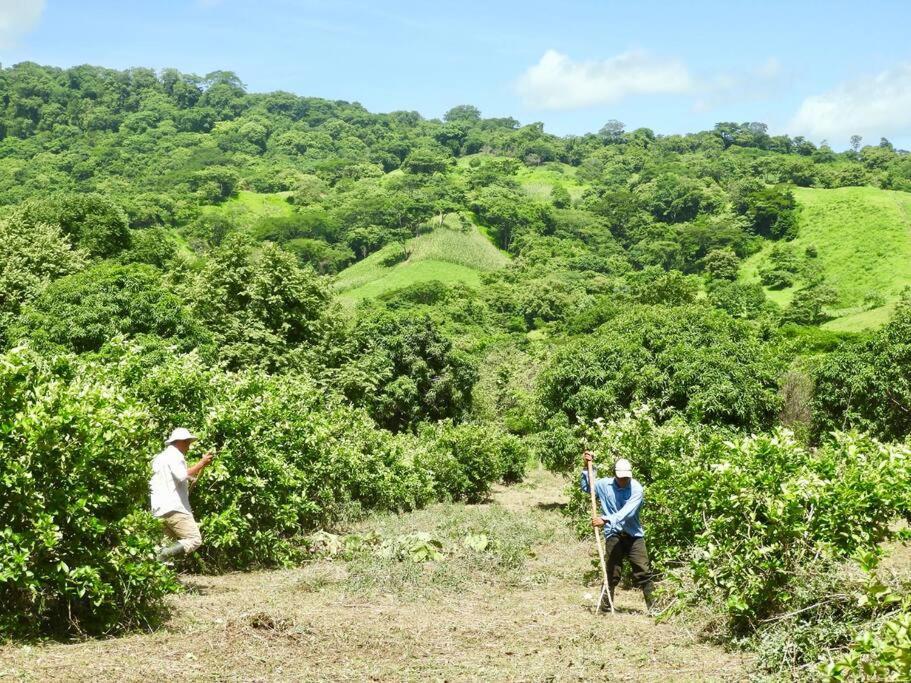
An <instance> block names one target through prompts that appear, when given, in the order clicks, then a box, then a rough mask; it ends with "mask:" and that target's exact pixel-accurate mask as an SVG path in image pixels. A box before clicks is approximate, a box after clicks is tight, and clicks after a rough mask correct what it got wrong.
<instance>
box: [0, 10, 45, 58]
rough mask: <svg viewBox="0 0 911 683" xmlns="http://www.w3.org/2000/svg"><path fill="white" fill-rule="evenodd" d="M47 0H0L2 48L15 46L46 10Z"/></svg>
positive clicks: (0, 44)
mask: <svg viewBox="0 0 911 683" xmlns="http://www.w3.org/2000/svg"><path fill="white" fill-rule="evenodd" d="M44 4H45V0H0V49H6V48H10V47H13V45H15V44H16V40H17V39H18V38H19V37H20V36H22V35H24V34H26V33H28V32H29V31H31V30H32V29H33V28H34V27H35V26H36V25H37V24H38V20H39V19H40V18H41V14H42V12H44Z"/></svg>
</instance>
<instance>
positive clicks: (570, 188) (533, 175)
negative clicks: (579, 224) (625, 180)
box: [390, 154, 587, 201]
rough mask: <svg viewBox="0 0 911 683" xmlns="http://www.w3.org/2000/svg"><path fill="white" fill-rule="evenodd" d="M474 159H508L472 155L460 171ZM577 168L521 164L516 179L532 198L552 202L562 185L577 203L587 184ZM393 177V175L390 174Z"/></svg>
mask: <svg viewBox="0 0 911 683" xmlns="http://www.w3.org/2000/svg"><path fill="white" fill-rule="evenodd" d="M474 158H487V159H507V158H508V157H497V156H494V155H487V154H470V155H468V156H465V157H461V158H460V159H459V160H458V167H459V168H460V169H463V170H464V169H467V168H468V167H469V165H470V164H469V162H470V161H471V160H472V159H474ZM576 171H577V169H576V167H575V166H570V165H569V164H564V163H561V162H559V161H549V162H547V163H545V164H541V165H540V166H534V167H531V166H526V165H525V164H521V165H520V166H519V170H518V171H517V172H516V175H515V179H516V180H517V181H518V182H519V185H520V186H521V187H522V190H523V191H524V192H525V193H526V194H528V195H529V196H530V197H535V198H536V199H542V200H545V201H550V193H551V191H552V190H553V188H554V185H562V186H563V187H565V188H566V190H567V192H569V196H570V197H572V199H573V201H576V200H577V199H579V198H580V197H581V196H582V193H583V192H584V191H585V188H586V187H587V184H585V183H582V182H580V181H579V180H578V179H577V178H576ZM390 175H391V174H390Z"/></svg>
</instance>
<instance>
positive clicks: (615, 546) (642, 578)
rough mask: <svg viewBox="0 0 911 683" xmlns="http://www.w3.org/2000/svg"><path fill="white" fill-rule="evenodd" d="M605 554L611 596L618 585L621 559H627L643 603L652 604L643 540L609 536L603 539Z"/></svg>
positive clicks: (648, 568)
mask: <svg viewBox="0 0 911 683" xmlns="http://www.w3.org/2000/svg"><path fill="white" fill-rule="evenodd" d="M604 551H605V554H606V556H607V580H608V583H609V585H610V592H611V595H613V594H614V588H616V587H617V584H618V583H620V573H621V571H622V570H623V559H624V558H626V557H628V558H629V563H630V564H631V565H632V566H633V583H634V584H635V585H636V586H638V587H639V588H641V589H642V593H643V595H645V602H646V604H647V605H649V606H650V605H651V602H652V570H651V568H650V567H649V564H648V550H647V549H646V548H645V539H644V538H641V537H640V538H636V537H634V536H629V535H628V534H620V535H614V536H609V537H608V538H607V539H605V548H604Z"/></svg>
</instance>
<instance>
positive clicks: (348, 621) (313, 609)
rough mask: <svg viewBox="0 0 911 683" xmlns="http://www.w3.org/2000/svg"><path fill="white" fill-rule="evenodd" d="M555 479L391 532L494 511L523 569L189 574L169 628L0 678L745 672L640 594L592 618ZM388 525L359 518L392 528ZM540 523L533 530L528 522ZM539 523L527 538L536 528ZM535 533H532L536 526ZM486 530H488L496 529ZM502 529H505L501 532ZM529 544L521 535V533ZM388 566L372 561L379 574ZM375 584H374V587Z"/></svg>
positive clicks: (44, 649) (330, 565)
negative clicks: (360, 580) (363, 580)
mask: <svg viewBox="0 0 911 683" xmlns="http://www.w3.org/2000/svg"><path fill="white" fill-rule="evenodd" d="M562 486H563V482H562V480H560V479H558V478H556V477H553V476H551V475H549V474H546V473H544V472H542V471H536V472H535V473H533V474H532V477H531V481H530V482H529V483H526V484H523V485H520V486H517V487H512V488H509V489H499V490H498V491H497V492H496V493H495V495H494V500H493V501H492V502H491V503H489V504H487V505H482V506H471V507H466V506H443V505H441V506H435V507H433V508H431V509H429V510H425V511H422V512H420V513H415V514H414V515H403V516H402V517H400V518H398V519H399V520H400V528H407V529H412V528H416V527H423V528H425V529H427V530H428V531H433V532H434V533H442V532H441V530H443V529H446V528H447V526H446V524H447V519H448V518H450V516H451V515H456V516H458V515H462V516H463V517H462V518H463V519H464V520H467V521H466V522H465V523H466V524H470V523H472V522H473V521H478V520H484V519H488V520H489V519H491V517H492V515H496V516H497V517H502V518H503V520H505V522H504V524H503V525H502V528H503V529H508V528H509V522H510V520H512V521H514V522H515V523H516V524H519V523H520V522H521V523H522V524H525V525H526V526H525V530H524V531H523V533H525V534H529V533H533V532H534V533H535V534H537V535H535V536H534V537H535V538H537V539H539V541H538V542H536V543H535V545H534V547H532V548H530V552H529V553H528V559H527V560H526V562H525V564H524V567H523V569H522V570H521V571H520V572H518V573H513V572H510V573H508V574H507V575H504V576H503V577H502V578H501V577H500V576H499V575H497V574H494V573H491V572H489V571H488V572H486V573H485V571H484V570H477V571H475V572H474V573H472V574H471V575H470V576H471V579H472V580H471V581H469V582H458V583H454V584H450V583H449V582H445V581H440V582H439V583H436V582H435V581H436V580H435V579H434V578H433V577H434V576H438V570H439V569H440V567H439V566H437V567H434V565H443V564H445V563H447V562H456V561H457V560H455V559H453V558H450V557H447V558H445V559H443V560H441V561H440V562H437V563H428V564H427V565H424V566H423V568H422V570H421V571H420V572H418V574H419V578H420V576H425V577H426V580H427V582H428V583H425V584H424V585H422V586H421V590H420V591H417V593H419V595H420V599H417V598H416V595H413V594H409V593H407V592H405V593H402V592H397V591H394V590H393V591H391V592H384V591H376V592H367V593H365V592H363V590H356V589H355V586H354V585H353V584H355V583H356V574H355V572H356V568H355V563H346V562H344V561H341V560H335V561H333V560H320V561H316V562H313V563H311V564H309V565H307V566H305V567H302V568H300V569H294V570H286V571H272V572H257V573H247V574H229V575H225V576H187V577H185V583H186V584H187V586H188V587H189V588H190V590H188V591H187V592H186V593H185V594H183V595H180V596H177V597H175V598H174V599H173V606H174V609H175V614H174V616H173V618H172V619H171V621H170V622H169V624H168V625H167V627H166V628H164V629H162V630H160V631H158V632H155V633H149V634H135V635H130V636H126V637H121V638H116V639H111V640H91V641H85V642H78V643H73V644H60V643H51V644H44V645H37V646H31V647H28V646H21V645H10V646H4V647H2V648H0V679H4V680H6V679H9V680H26V681H57V680H60V681H62V680H66V681H73V680H75V681H88V680H91V681H115V680H116V681H140V680H145V681H153V680H162V679H166V678H167V679H172V680H173V679H176V680H205V681H213V680H214V681H241V680H242V681H285V680H317V681H322V680H325V681H329V680H331V681H340V680H342V681H344V680H359V681H360V680H374V681H377V680H378V681H411V680H415V681H417V680H446V681H463V680H465V681H501V680H509V681H580V680H593V679H596V678H597V679H603V680H616V679H625V680H637V681H658V680H665V681H667V680H674V681H680V680H693V681H696V680H698V681H703V680H740V679H744V678H746V668H745V667H746V666H747V665H748V662H745V661H744V660H742V659H741V658H740V657H738V656H736V655H733V654H729V653H725V652H723V651H721V650H719V649H718V648H715V647H712V646H709V645H706V644H701V643H699V642H697V641H696V639H695V638H694V637H693V636H692V635H691V634H689V633H686V632H684V631H683V630H681V628H680V626H673V625H667V624H655V622H654V620H652V619H650V618H648V617H646V616H645V615H644V614H643V613H642V609H641V597H640V596H639V595H638V594H634V593H631V592H624V591H619V592H618V600H617V603H618V607H619V608H620V610H621V611H622V613H621V614H618V615H615V616H608V615H596V614H594V613H593V612H592V602H593V600H594V597H593V596H594V595H595V594H596V593H597V587H596V586H586V585H585V584H584V581H583V579H582V577H583V576H584V575H585V574H586V572H587V570H588V569H589V568H590V559H591V558H590V555H591V554H592V550H591V548H590V547H589V544H587V543H580V542H579V541H577V540H576V539H574V538H573V537H572V536H571V535H570V533H569V531H568V529H567V528H566V525H565V521H564V519H563V518H562V516H561V515H560V513H559V511H558V508H559V505H560V504H561V503H562V502H563V499H564V498H563V495H562ZM394 523H395V518H392V517H385V518H380V519H377V520H375V521H371V522H368V524H367V525H366V526H367V527H370V528H372V529H375V530H380V531H382V530H389V529H391V528H393V526H394ZM532 527H533V528H532ZM530 528H532V531H531V532H530V531H529V529H530ZM535 530H536V531H535ZM492 533H493V532H492ZM497 533H501V532H497ZM529 537H530V536H529ZM382 566H383V565H382V564H377V565H376V567H377V570H381V568H382ZM381 583H382V582H381Z"/></svg>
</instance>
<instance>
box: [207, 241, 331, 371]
mask: <svg viewBox="0 0 911 683" xmlns="http://www.w3.org/2000/svg"><path fill="white" fill-rule="evenodd" d="M189 295H190V299H191V301H192V310H193V312H194V314H195V315H196V316H198V318H199V320H200V321H201V322H202V323H203V324H204V325H205V326H206V327H207V328H208V329H209V330H210V331H211V333H212V336H213V337H214V339H215V341H216V342H217V345H218V348H219V354H220V355H221V357H222V358H223V359H224V360H225V362H226V363H227V364H228V365H229V366H230V367H232V368H237V367H243V366H249V365H259V366H264V367H267V368H273V369H274V368H275V367H277V366H280V365H281V364H283V363H284V362H285V361H286V360H287V357H288V355H289V353H291V352H292V351H293V350H294V349H296V348H301V350H303V351H306V350H307V349H308V348H309V347H312V346H314V345H315V344H316V343H318V342H319V341H321V340H322V338H323V336H324V335H325V334H326V332H327V330H328V329H329V328H330V327H331V324H332V319H331V316H330V294H329V288H328V286H327V285H326V283H325V281H324V280H323V279H322V278H320V277H319V276H317V275H316V274H315V273H314V272H313V271H312V270H310V269H304V268H301V267H300V266H299V265H298V263H297V259H296V258H295V257H294V256H293V255H291V254H289V253H288V252H286V251H284V250H282V249H281V248H279V247H276V246H274V245H271V244H266V245H265V246H263V247H262V248H260V249H255V248H254V244H253V242H252V241H251V240H250V239H249V238H247V237H243V236H239V235H232V236H230V237H229V238H228V239H227V240H226V241H225V243H224V244H223V245H222V246H221V247H219V248H218V249H217V250H215V252H214V253H213V254H212V257H211V259H210V260H209V261H208V263H207V264H206V266H205V267H204V268H203V269H202V270H201V271H200V272H199V274H198V276H197V277H196V280H195V282H194V283H193V284H192V287H191V289H190V292H189Z"/></svg>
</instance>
